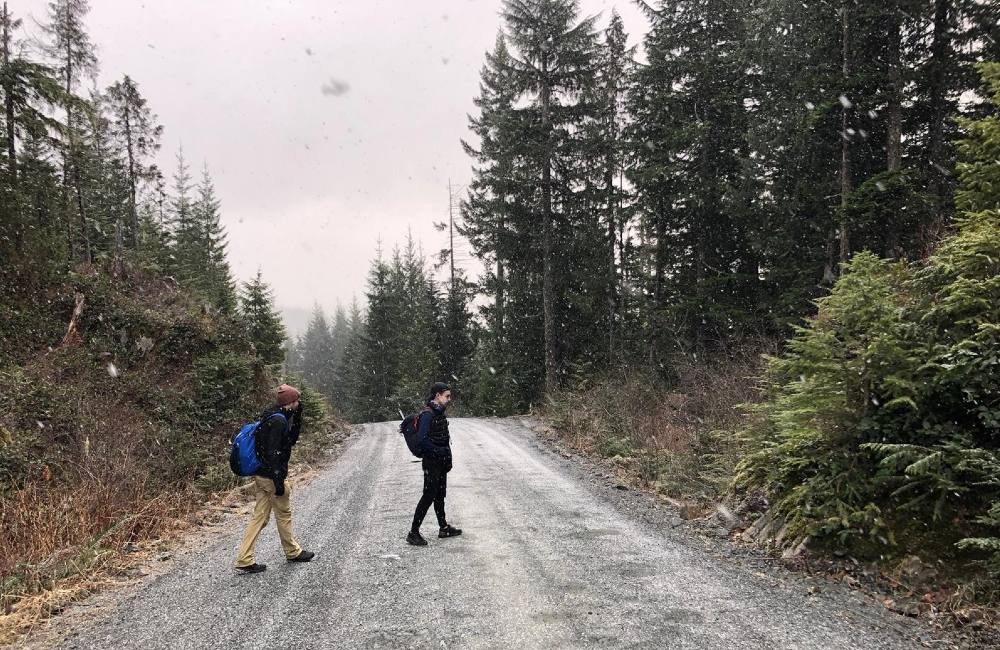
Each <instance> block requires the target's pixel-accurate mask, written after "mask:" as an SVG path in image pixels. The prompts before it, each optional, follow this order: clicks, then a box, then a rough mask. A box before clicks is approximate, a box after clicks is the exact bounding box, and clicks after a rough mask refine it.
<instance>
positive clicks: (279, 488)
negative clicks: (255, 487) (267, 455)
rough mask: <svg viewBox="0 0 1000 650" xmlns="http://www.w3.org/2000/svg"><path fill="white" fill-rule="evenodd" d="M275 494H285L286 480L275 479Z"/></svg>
mask: <svg viewBox="0 0 1000 650" xmlns="http://www.w3.org/2000/svg"><path fill="white" fill-rule="evenodd" d="M274 496H276V497H281V496H285V482H284V481H278V480H275V481H274Z"/></svg>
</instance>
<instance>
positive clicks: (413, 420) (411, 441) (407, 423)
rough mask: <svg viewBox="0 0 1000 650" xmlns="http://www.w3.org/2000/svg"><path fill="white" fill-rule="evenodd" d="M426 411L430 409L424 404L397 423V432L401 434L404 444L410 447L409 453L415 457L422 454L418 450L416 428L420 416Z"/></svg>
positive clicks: (418, 424) (419, 456)
mask: <svg viewBox="0 0 1000 650" xmlns="http://www.w3.org/2000/svg"><path fill="white" fill-rule="evenodd" d="M426 411H430V409H429V408H427V407H426V406H425V407H424V408H423V409H421V410H420V411H417V412H416V413H413V414H411V415H407V416H406V417H404V418H403V421H402V422H400V423H399V432H400V433H401V434H403V440H405V441H406V446H407V447H409V448H410V453H411V454H413V455H414V456H416V457H417V458H421V457H422V456H423V454H422V453H421V451H420V447H419V446H418V440H417V429H418V427H419V426H420V416H421V415H423V414H424V413H425V412H426Z"/></svg>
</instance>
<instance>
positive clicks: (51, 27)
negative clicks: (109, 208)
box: [43, 0, 97, 263]
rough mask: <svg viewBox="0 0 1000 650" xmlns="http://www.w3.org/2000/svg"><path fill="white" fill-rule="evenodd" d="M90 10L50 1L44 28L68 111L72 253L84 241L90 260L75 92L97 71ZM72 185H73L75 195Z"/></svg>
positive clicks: (79, 1)
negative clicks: (89, 25)
mask: <svg viewBox="0 0 1000 650" xmlns="http://www.w3.org/2000/svg"><path fill="white" fill-rule="evenodd" d="M89 12H90V3H89V2H88V0H53V1H52V2H50V3H49V22H48V24H46V25H44V26H43V27H44V30H45V32H46V33H47V34H48V36H49V39H50V41H49V43H48V44H47V47H46V50H47V53H48V54H49V56H50V57H51V58H52V60H53V61H55V63H56V65H55V67H56V70H57V72H58V75H59V78H60V81H61V83H62V90H63V92H62V94H61V96H60V99H61V102H62V108H63V109H64V111H65V113H66V121H65V134H66V135H65V140H64V141H63V143H62V145H61V148H62V181H63V188H64V198H63V204H64V212H65V215H66V226H67V229H68V230H67V237H68V243H69V249H70V256H71V257H72V256H73V255H74V251H75V250H76V246H77V241H79V243H80V251H79V253H78V254H79V257H80V258H81V259H82V260H83V261H85V262H87V263H89V262H90V261H91V259H92V257H93V254H92V250H91V246H90V234H91V232H90V222H89V220H88V216H87V206H86V205H85V201H84V187H83V172H82V171H81V161H80V160H79V156H80V150H81V147H80V142H79V132H78V124H77V122H78V119H77V113H76V111H75V110H74V108H75V106H76V105H77V103H78V98H77V97H76V95H75V91H76V88H77V86H78V85H79V83H80V81H81V79H83V78H84V77H85V76H88V75H94V74H96V71H97V57H96V56H95V54H94V46H93V44H92V43H91V41H90V37H89V36H88V34H87V32H86V29H85V27H84V24H83V21H84V19H85V18H86V16H87V14H88V13H89ZM70 189H72V196H71V192H70ZM73 213H75V214H76V217H77V226H76V232H74V231H73V228H72V221H71V220H70V219H69V215H70V214H73Z"/></svg>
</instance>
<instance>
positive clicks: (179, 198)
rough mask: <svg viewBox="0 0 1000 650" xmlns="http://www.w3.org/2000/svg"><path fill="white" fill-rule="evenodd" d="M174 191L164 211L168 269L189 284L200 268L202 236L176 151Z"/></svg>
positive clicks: (184, 166) (187, 178)
mask: <svg viewBox="0 0 1000 650" xmlns="http://www.w3.org/2000/svg"><path fill="white" fill-rule="evenodd" d="M173 182H174V191H173V196H171V197H170V201H169V207H168V215H169V217H168V222H167V223H168V225H167V232H168V234H169V236H170V243H171V250H172V255H171V267H170V272H172V273H173V274H174V275H175V277H176V278H177V280H179V281H180V282H183V283H189V282H191V280H192V279H194V278H195V277H197V274H198V271H199V270H200V269H201V268H202V264H201V261H202V258H201V257H200V256H201V255H202V254H203V253H204V249H203V247H202V241H203V232H202V230H201V229H200V228H199V223H198V219H197V216H196V214H195V209H194V200H193V199H192V197H191V193H192V191H193V188H192V185H191V173H190V170H189V168H188V165H187V162H186V161H185V160H184V150H183V149H178V150H177V169H176V170H175V171H174V178H173Z"/></svg>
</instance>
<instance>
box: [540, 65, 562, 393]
mask: <svg viewBox="0 0 1000 650" xmlns="http://www.w3.org/2000/svg"><path fill="white" fill-rule="evenodd" d="M542 74H543V77H544V76H547V75H546V70H545V69H544V68H543V70H542ZM551 92H552V89H551V88H549V86H548V82H547V80H545V81H543V84H542V90H541V102H542V128H543V129H544V131H545V151H544V156H543V161H542V165H543V166H542V313H543V317H544V329H545V391H546V393H548V394H551V393H553V392H554V391H555V389H556V388H557V386H558V383H559V379H558V371H559V369H558V365H557V359H556V323H555V278H554V273H555V272H554V270H553V268H552V238H553V233H552V226H553V224H552V123H551V119H550V116H549V102H550V94H551Z"/></svg>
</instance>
